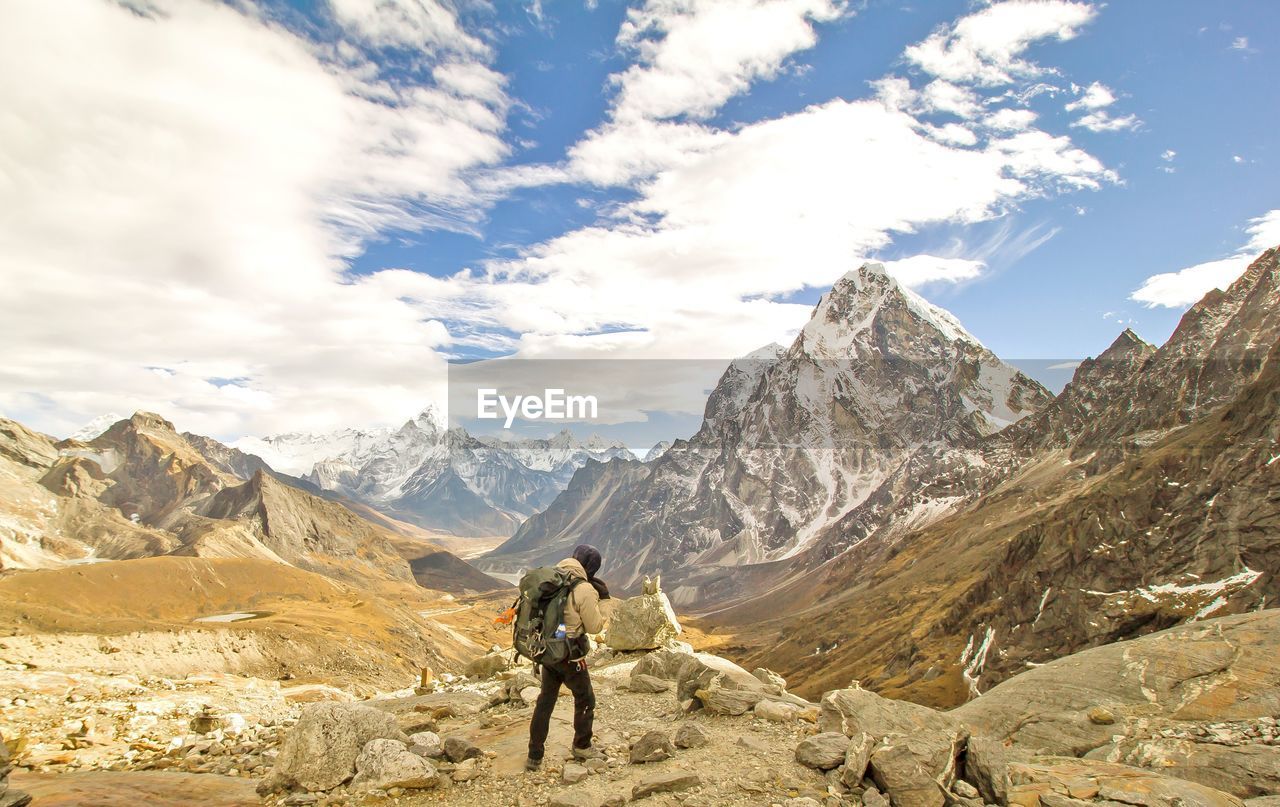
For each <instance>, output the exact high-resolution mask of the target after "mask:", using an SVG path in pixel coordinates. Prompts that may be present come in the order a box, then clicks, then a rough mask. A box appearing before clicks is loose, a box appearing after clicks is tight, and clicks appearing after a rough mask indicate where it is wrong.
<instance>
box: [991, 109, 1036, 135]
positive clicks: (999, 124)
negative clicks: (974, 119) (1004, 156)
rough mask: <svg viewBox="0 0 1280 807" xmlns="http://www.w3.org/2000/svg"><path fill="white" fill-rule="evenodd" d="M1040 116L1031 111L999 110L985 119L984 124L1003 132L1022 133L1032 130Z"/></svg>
mask: <svg viewBox="0 0 1280 807" xmlns="http://www.w3.org/2000/svg"><path fill="white" fill-rule="evenodd" d="M1037 117H1038V116H1037V115H1036V113H1034V112H1032V111H1031V110H1029V109H1008V108H1006V109H999V110H997V111H995V112H993V113H991V114H990V115H988V116H986V117H985V118H983V120H982V122H983V123H985V124H986V125H987V126H989V127H991V128H992V129H996V130H997V131H1002V132H1021V131H1024V130H1026V129H1029V128H1031V125H1032V124H1033V123H1035V122H1036V118H1037Z"/></svg>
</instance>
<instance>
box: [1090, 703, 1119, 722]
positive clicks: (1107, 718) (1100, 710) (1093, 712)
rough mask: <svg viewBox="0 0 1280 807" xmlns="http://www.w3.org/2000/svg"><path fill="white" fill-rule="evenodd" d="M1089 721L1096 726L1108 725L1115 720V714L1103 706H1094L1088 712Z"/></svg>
mask: <svg viewBox="0 0 1280 807" xmlns="http://www.w3.org/2000/svg"><path fill="white" fill-rule="evenodd" d="M1088 715H1089V722H1090V723H1093V724H1094V725H1097V726H1110V725H1111V724H1112V723H1114V722H1116V716H1115V714H1114V713H1113V712H1112V711H1111V710H1110V709H1108V708H1107V707H1105V706H1095V707H1093V708H1092V709H1090V710H1089V712H1088Z"/></svg>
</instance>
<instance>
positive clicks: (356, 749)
mask: <svg viewBox="0 0 1280 807" xmlns="http://www.w3.org/2000/svg"><path fill="white" fill-rule="evenodd" d="M380 739H386V740H399V741H401V742H402V743H403V742H404V741H406V740H408V739H409V738H408V737H406V736H405V735H404V734H403V733H402V732H401V731H400V728H399V726H398V725H397V724H396V719H395V717H394V716H392V715H390V714H388V713H387V712H384V711H381V710H379V709H372V708H370V707H368V706H362V705H360V704H356V703H316V704H312V705H310V706H306V707H304V708H303V710H302V714H301V715H300V716H299V718H298V724H297V725H296V726H294V728H293V730H292V731H291V732H289V734H288V735H286V736H285V738H284V742H283V743H281V744H280V755H279V756H278V757H277V758H276V767H275V771H274V772H273V784H274V785H275V786H277V787H300V788H302V789H303V790H309V791H317V790H332V789H333V788H335V787H337V786H338V785H340V784H342V783H343V782H345V781H347V780H348V779H350V778H351V777H352V775H353V774H355V770H356V757H358V756H359V755H360V752H361V751H362V750H363V749H364V747H365V744H366V743H368V742H369V741H370V740H380ZM406 750H407V749H406Z"/></svg>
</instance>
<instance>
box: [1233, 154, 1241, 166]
mask: <svg viewBox="0 0 1280 807" xmlns="http://www.w3.org/2000/svg"><path fill="white" fill-rule="evenodd" d="M1231 162H1233V163H1235V164H1236V165H1239V164H1240V163H1242V162H1244V157H1241V156H1240V155H1239V154H1232V155H1231Z"/></svg>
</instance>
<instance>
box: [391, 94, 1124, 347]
mask: <svg viewBox="0 0 1280 807" xmlns="http://www.w3.org/2000/svg"><path fill="white" fill-rule="evenodd" d="M1110 177H1111V175H1110V173H1109V172H1108V171H1107V170H1106V169H1105V167H1103V166H1102V165H1101V164H1100V163H1099V162H1098V161H1097V160H1096V159H1094V158H1093V157H1091V156H1089V155H1088V154H1086V153H1084V152H1083V151H1080V150H1079V149H1077V148H1075V147H1074V146H1072V145H1071V142H1070V140H1069V139H1068V138H1065V137H1053V136H1050V135H1048V134H1046V133H1043V132H1030V133H1024V134H1021V135H1018V136H1015V137H1012V138H1006V139H1001V140H997V141H995V142H993V143H992V144H990V145H989V146H987V147H985V148H958V147H953V146H949V145H947V144H945V143H940V142H936V141H934V140H932V139H930V138H929V137H927V136H925V135H924V134H922V133H921V132H920V126H919V123H918V121H917V120H916V119H915V118H913V117H911V116H909V115H906V114H904V113H900V112H895V111H892V110H889V109H887V108H886V107H885V106H884V105H882V104H881V103H878V102H876V101H873V100H865V101H854V102H848V101H843V100H835V101H831V102H828V103H826V104H822V105H819V106H815V107H811V108H809V109H807V110H805V111H803V112H801V113H797V114H795V115H788V116H785V117H782V118H778V119H775V120H768V121H762V122H760V123H757V124H752V125H749V126H746V127H743V128H742V129H740V130H738V131H736V132H733V133H721V140H720V141H719V142H717V143H716V144H715V145H714V147H712V148H709V149H707V150H705V151H701V152H698V153H696V154H692V155H686V156H685V158H684V159H683V160H682V161H681V162H680V163H679V164H678V165H673V166H670V167H668V168H666V169H664V170H662V171H661V172H659V173H658V174H657V175H656V176H655V177H654V178H653V179H652V180H649V181H646V182H644V183H641V184H640V185H638V186H637V187H636V190H637V191H638V192H639V198H638V199H637V200H635V201H634V202H632V203H629V204H628V205H626V206H624V208H623V209H622V210H620V211H619V212H618V215H617V216H616V217H615V220H614V221H612V222H608V223H605V224H600V225H597V226H592V227H587V228H583V229H579V230H575V231H572V232H569V233H566V234H565V235H563V236H560V237H558V238H555V239H552V240H550V241H547V242H545V243H542V244H538V245H535V246H533V247H531V248H529V249H527V250H525V251H524V253H523V254H522V255H521V256H519V257H517V258H516V259H513V260H505V261H498V262H494V263H492V264H490V265H489V266H488V267H487V271H486V272H483V273H478V274H471V273H469V274H466V275H461V276H458V277H455V278H451V279H448V280H446V281H434V280H429V279H422V278H420V277H415V276H409V275H407V274H402V275H399V276H396V277H394V278H392V277H390V276H386V277H378V278H375V279H373V280H372V281H371V282H380V283H391V282H392V281H393V280H394V282H395V283H396V284H397V288H396V292H395V293H397V294H400V295H404V296H407V297H410V298H412V299H413V300H415V301H417V302H418V304H419V305H421V306H423V310H424V312H425V313H426V314H427V315H429V316H432V317H439V318H443V319H447V320H449V321H454V320H464V319H465V320H466V321H468V322H472V323H477V324H480V325H483V326H487V327H489V329H490V330H493V328H494V327H495V326H496V327H500V328H501V329H505V330H509V331H512V332H515V333H517V334H523V336H521V337H519V338H517V339H515V340H513V342H512V343H511V345H510V347H512V348H514V349H518V350H520V351H521V352H522V353H524V354H525V355H528V354H529V353H530V352H537V351H547V350H550V349H551V348H552V347H554V348H556V349H560V350H582V351H585V350H588V349H589V347H588V346H590V345H592V344H596V343H605V344H607V345H608V347H609V348H610V349H613V350H618V351H623V352H625V353H626V355H637V356H668V357H669V356H679V357H686V358H690V357H692V358H696V357H704V358H705V357H708V356H732V355H738V354H740V353H742V352H744V351H745V350H747V349H750V347H751V346H753V345H757V344H758V343H760V342H767V341H770V340H777V341H784V342H785V341H787V340H788V338H789V334H792V333H794V331H795V329H796V328H797V327H798V326H799V325H800V324H802V323H803V322H804V320H805V317H806V316H807V313H808V309H807V307H805V306H797V305H790V304H780V303H776V302H771V299H772V298H774V297H776V296H778V295H783V294H786V293H788V292H791V291H794V290H797V289H800V288H802V287H805V286H822V285H826V284H828V283H830V282H831V281H832V279H834V278H836V277H838V276H839V275H840V274H842V273H843V272H845V271H847V270H848V269H849V268H850V266H852V265H854V264H856V262H857V261H858V260H860V259H861V258H862V257H863V256H869V255H871V254H874V253H875V252H877V251H879V250H881V249H883V248H884V247H885V246H887V245H888V244H889V243H890V242H891V241H892V240H893V238H894V237H895V235H897V234H905V233H910V232H913V231H915V230H917V229H919V228H921V227H924V226H927V225H929V224H933V223H942V222H975V221H981V220H984V219H988V218H990V217H992V216H994V215H998V214H999V213H1000V212H1001V211H1002V210H1003V209H1004V208H1005V206H1006V205H1009V204H1011V203H1012V202H1014V201H1015V200H1018V199H1022V198H1026V197H1028V196H1033V195H1039V194H1042V193H1047V192H1050V191H1051V190H1052V189H1053V188H1057V187H1060V186H1067V187H1096V186H1097V185H1098V184H1099V183H1101V182H1104V181H1109V179H1110ZM1044 237H1047V236H1044ZM964 258H967V259H964ZM926 260H927V261H930V262H931V263H930V264H929V265H928V266H925V262H926ZM903 266H904V270H903V271H904V272H905V271H908V270H909V275H908V277H909V278H910V280H909V282H911V283H918V282H926V281H935V280H948V279H949V280H952V281H958V280H964V279H969V278H972V277H974V276H976V274H977V273H978V272H980V270H981V266H982V263H981V261H979V260H975V259H974V258H973V257H972V256H957V257H956V258H954V259H951V260H940V259H936V258H930V259H921V260H919V261H914V262H911V263H906V264H903ZM441 285H445V286H448V287H449V288H450V290H449V291H448V292H445V293H443V294H442V293H441V290H440V286H441ZM619 330H622V331H626V333H625V334H623V335H619V334H618V333H616V331H619ZM568 335H572V336H571V337H570V336H568Z"/></svg>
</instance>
